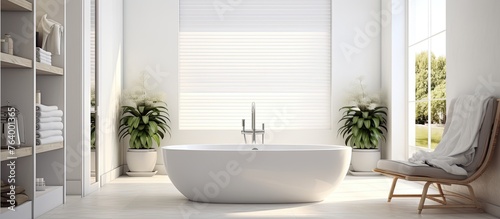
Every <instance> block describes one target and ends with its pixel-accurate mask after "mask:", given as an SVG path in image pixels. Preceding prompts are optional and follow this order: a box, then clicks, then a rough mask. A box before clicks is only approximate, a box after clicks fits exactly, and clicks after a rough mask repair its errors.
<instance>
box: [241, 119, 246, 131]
mask: <svg viewBox="0 0 500 219" xmlns="http://www.w3.org/2000/svg"><path fill="white" fill-rule="evenodd" d="M241 125H242V126H243V131H245V119H242V120H241Z"/></svg>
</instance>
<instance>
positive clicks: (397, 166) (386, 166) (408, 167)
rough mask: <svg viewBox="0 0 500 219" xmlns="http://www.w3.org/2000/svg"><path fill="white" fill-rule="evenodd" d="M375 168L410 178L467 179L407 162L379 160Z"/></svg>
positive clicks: (438, 169) (439, 169) (435, 168)
mask: <svg viewBox="0 0 500 219" xmlns="http://www.w3.org/2000/svg"><path fill="white" fill-rule="evenodd" d="M377 168H378V169H383V170H387V171H391V172H394V173H400V174H403V175H411V176H425V177H431V178H440V179H465V178H467V176H462V175H454V174H450V173H447V172H446V171H444V170H443V169H441V168H437V167H430V166H426V165H422V164H414V163H410V162H408V161H398V160H379V161H378V163H377Z"/></svg>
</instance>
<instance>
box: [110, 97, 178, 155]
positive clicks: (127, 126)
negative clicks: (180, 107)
mask: <svg viewBox="0 0 500 219" xmlns="http://www.w3.org/2000/svg"><path fill="white" fill-rule="evenodd" d="M169 117H170V115H169V114H168V108H167V104H166V103H165V102H163V101H154V103H153V104H151V103H149V104H148V103H147V102H142V103H139V104H137V105H136V106H122V114H121V119H120V127H119V129H120V131H119V133H118V135H119V137H120V140H121V139H123V138H125V137H126V136H130V140H129V148H132V149H151V148H153V141H154V142H155V143H156V145H157V146H160V140H161V139H163V138H164V137H165V135H166V134H168V135H169V136H170V135H171V133H170V126H169V123H170V118H169Z"/></svg>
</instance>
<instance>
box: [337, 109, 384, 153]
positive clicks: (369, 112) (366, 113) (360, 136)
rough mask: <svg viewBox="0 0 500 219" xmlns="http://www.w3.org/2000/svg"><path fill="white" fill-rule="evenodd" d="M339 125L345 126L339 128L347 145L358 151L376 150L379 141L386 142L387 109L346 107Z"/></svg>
mask: <svg viewBox="0 0 500 219" xmlns="http://www.w3.org/2000/svg"><path fill="white" fill-rule="evenodd" d="M340 110H344V112H343V113H342V118H341V119H340V121H339V123H340V122H342V121H344V124H343V125H342V126H341V127H340V128H339V131H338V134H340V135H342V137H343V138H344V139H345V144H346V145H350V146H351V147H353V148H357V149H376V148H378V144H379V140H380V139H381V138H383V139H384V140H385V136H384V132H383V131H382V129H384V130H385V131H387V127H386V123H387V120H386V117H387V113H386V110H387V107H384V106H379V107H375V108H374V109H360V108H359V107H358V106H345V107H342V108H340Z"/></svg>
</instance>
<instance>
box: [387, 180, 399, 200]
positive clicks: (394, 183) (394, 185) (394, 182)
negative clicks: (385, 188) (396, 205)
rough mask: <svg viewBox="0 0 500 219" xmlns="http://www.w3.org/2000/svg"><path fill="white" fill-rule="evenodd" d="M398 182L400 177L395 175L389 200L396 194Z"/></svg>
mask: <svg viewBox="0 0 500 219" xmlns="http://www.w3.org/2000/svg"><path fill="white" fill-rule="evenodd" d="M397 182H398V177H394V179H392V186H391V190H390V191H389V197H387V202H391V200H392V197H393V195H394V189H395V188H396V183H397Z"/></svg>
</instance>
